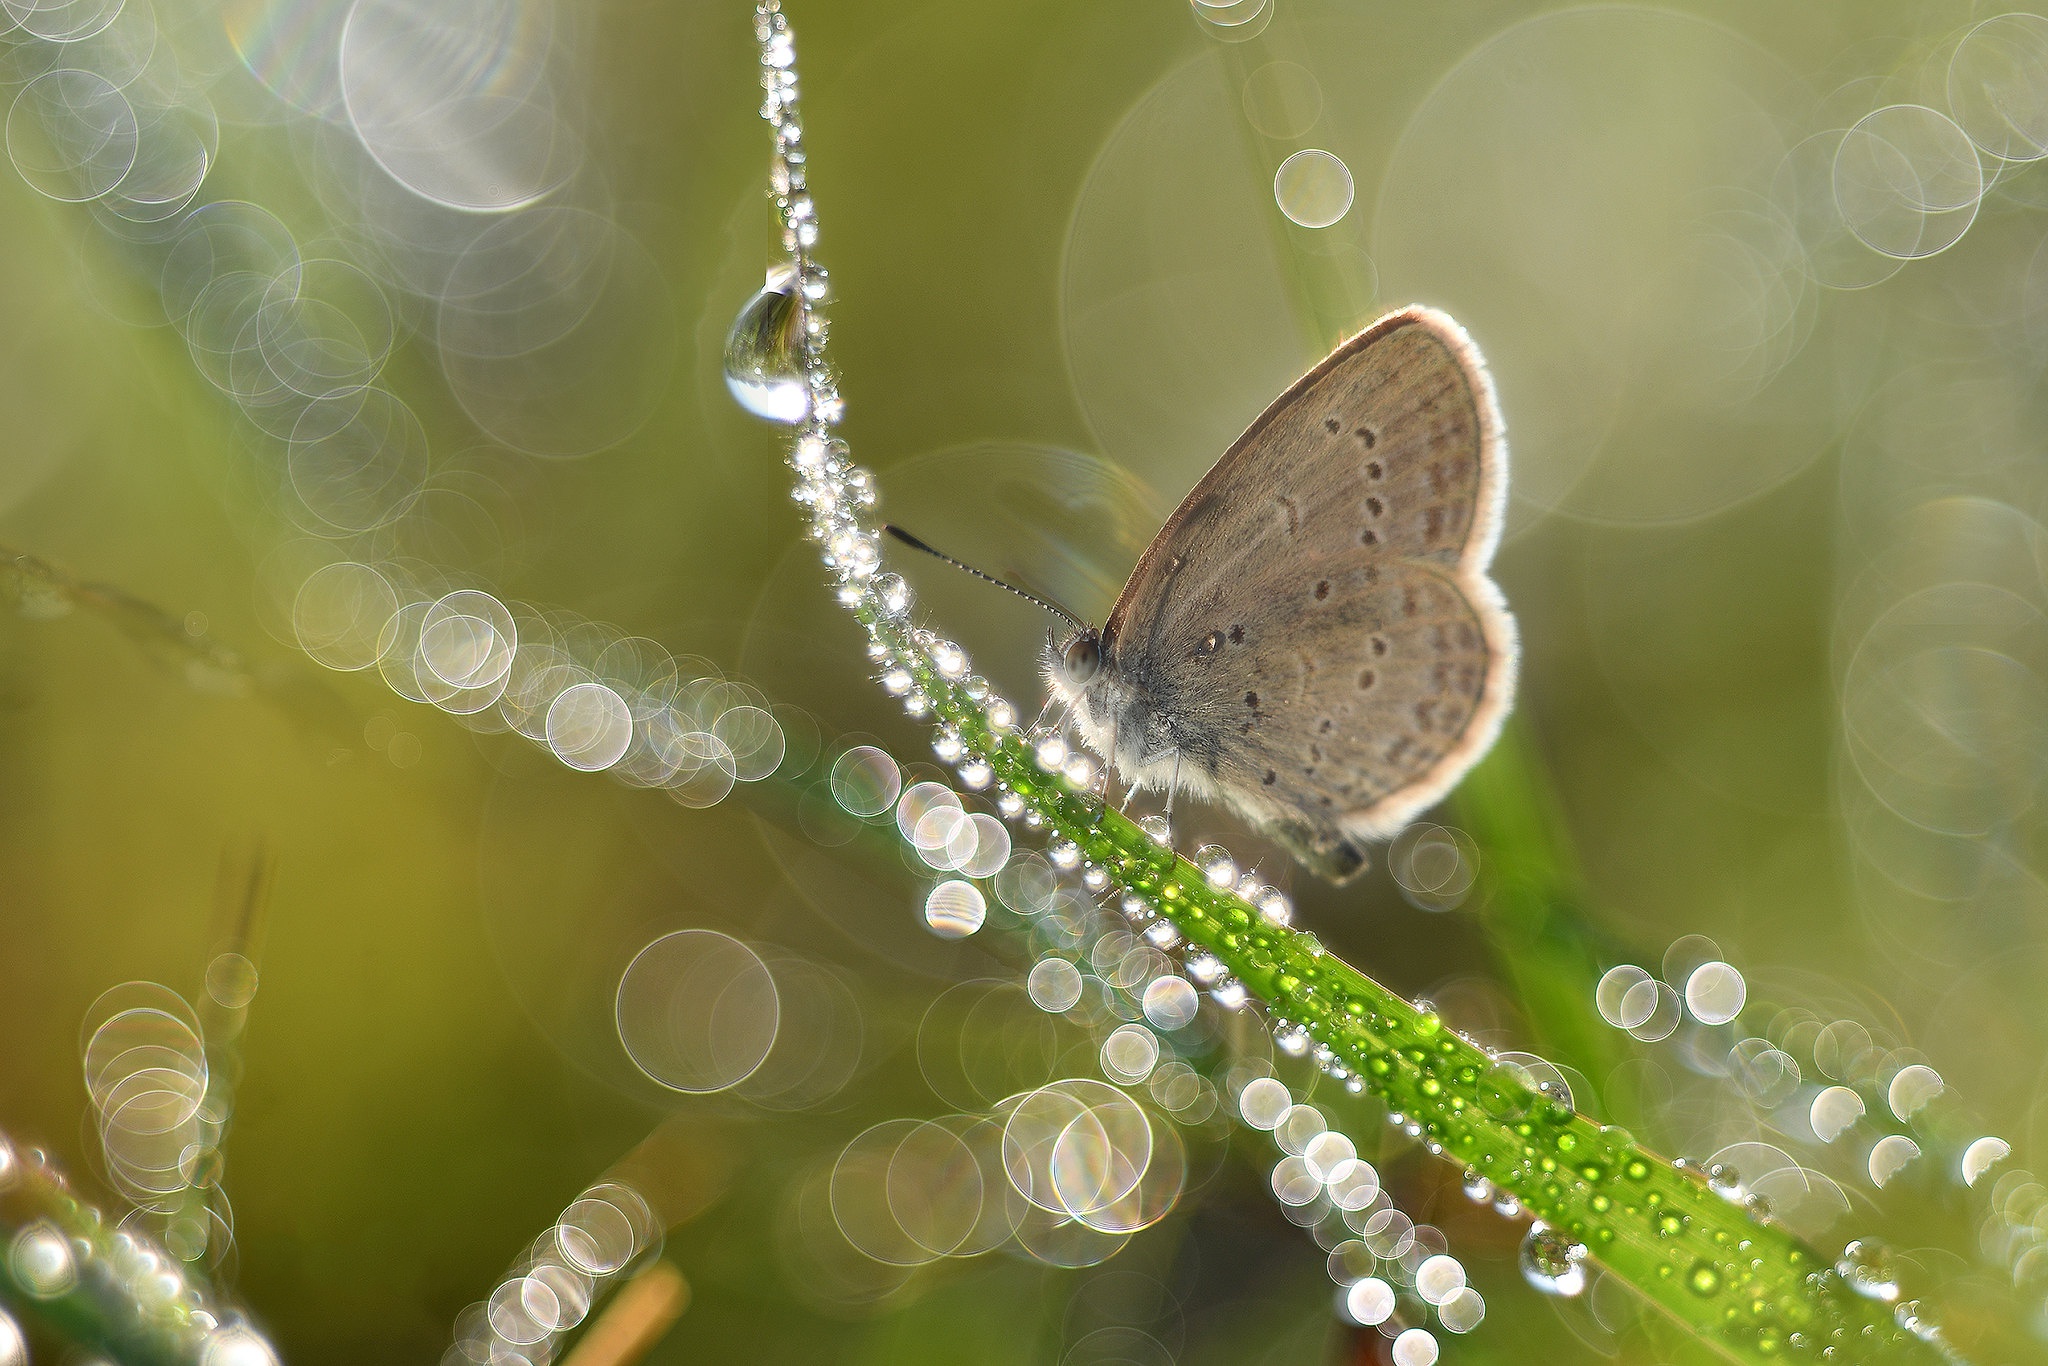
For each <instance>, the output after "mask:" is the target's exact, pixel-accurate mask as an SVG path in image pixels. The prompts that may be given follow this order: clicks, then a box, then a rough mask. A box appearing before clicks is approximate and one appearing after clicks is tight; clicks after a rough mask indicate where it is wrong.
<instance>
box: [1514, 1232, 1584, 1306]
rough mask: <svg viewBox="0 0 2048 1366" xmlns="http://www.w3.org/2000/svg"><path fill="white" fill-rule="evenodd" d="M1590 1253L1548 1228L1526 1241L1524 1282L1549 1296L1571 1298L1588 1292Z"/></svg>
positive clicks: (1582, 1246) (1523, 1263) (1522, 1262)
mask: <svg viewBox="0 0 2048 1366" xmlns="http://www.w3.org/2000/svg"><path fill="white" fill-rule="evenodd" d="M1585 1260H1586V1249H1585V1246H1584V1244H1581V1243H1575V1242H1573V1241H1572V1240H1571V1239H1570V1238H1567V1237H1566V1236H1565V1235H1564V1234H1562V1233H1560V1232H1558V1231H1557V1230H1556V1229H1554V1228H1551V1227H1550V1226H1549V1225H1547V1224H1543V1223H1536V1224H1532V1225H1530V1227H1529V1232H1528V1234H1527V1236H1525V1237H1524V1238H1523V1239H1522V1253H1521V1264H1522V1279H1524V1280H1526V1281H1528V1282H1529V1284H1530V1285H1532V1286H1534V1287H1536V1289H1538V1290H1540V1291H1542V1292H1543V1293H1544V1294H1546V1295H1559V1296H1563V1297H1567V1298H1569V1297H1570V1296H1573V1295H1576V1294H1578V1293H1579V1292H1581V1291H1582V1290H1584V1289H1585V1288H1586V1267H1585Z"/></svg>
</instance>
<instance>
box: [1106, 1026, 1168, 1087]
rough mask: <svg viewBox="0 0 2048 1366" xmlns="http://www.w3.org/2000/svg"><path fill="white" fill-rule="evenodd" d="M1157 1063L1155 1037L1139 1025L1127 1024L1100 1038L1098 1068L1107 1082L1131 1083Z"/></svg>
mask: <svg viewBox="0 0 2048 1366" xmlns="http://www.w3.org/2000/svg"><path fill="white" fill-rule="evenodd" d="M1158 1063H1159V1040H1158V1038H1157V1037H1156V1036H1155V1035H1154V1034H1153V1033H1152V1031H1151V1030H1149V1029H1147V1028H1145V1026H1143V1025H1141V1024H1127V1025H1124V1026H1122V1027H1121V1028H1118V1029H1116V1030H1113V1031H1111V1033H1110V1036H1109V1037H1108V1038H1106V1039H1104V1040H1103V1041H1102V1071H1103V1074H1104V1075H1105V1076H1107V1077H1108V1078H1109V1079H1110V1080H1111V1081H1116V1082H1122V1083H1123V1084H1124V1085H1126V1086H1135V1085H1137V1084H1138V1083H1139V1082H1141V1081H1143V1080H1145V1078H1147V1077H1149V1076H1151V1075H1152V1069H1153V1068H1154V1067H1156V1066H1157V1065H1158Z"/></svg>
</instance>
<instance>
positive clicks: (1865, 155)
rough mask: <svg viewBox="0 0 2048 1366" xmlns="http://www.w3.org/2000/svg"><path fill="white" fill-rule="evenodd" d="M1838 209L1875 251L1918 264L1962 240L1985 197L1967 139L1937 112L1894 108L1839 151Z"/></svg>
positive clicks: (1868, 119) (1867, 119)
mask: <svg viewBox="0 0 2048 1366" xmlns="http://www.w3.org/2000/svg"><path fill="white" fill-rule="evenodd" d="M1833 180H1834V190H1835V204H1836V206H1837V208H1838V209H1839V210H1840V212H1841V215H1842V221H1843V222H1844V223H1845V224H1846V225H1847V226H1848V229H1849V231H1850V232H1852V233H1854V234H1855V235H1856V237H1857V240H1859V241H1861V242H1862V243H1863V244H1864V245H1865V246H1867V247H1869V248H1870V249H1871V250H1872V251H1875V252H1878V253H1880V254H1882V255H1885V256H1890V257H1894V258H1897V259H1900V260H1913V259H1917V258H1919V257H1923V256H1932V255H1934V254H1935V253H1937V252H1941V251H1946V250H1948V248H1950V247H1952V246H1954V245H1955V244H1956V243H1957V242H1958V241H1960V240H1961V239H1962V236H1963V234H1964V233H1965V232H1967V231H1968V230H1969V227H1970V224H1971V223H1972V222H1973V221H1975V219H1976V217H1977V208H1978V205H1979V204H1980V202H1981V201H1982V200H1983V197H1984V168H1983V165H1982V163H1981V162H1980V161H1979V160H1978V158H1977V149H1976V147H1975V146H1974V145H1973V144H1972V143H1971V142H1970V138H1969V135H1968V134H1966V133H1965V132H1964V131H1963V130H1962V129H1961V128H1959V127H1957V126H1956V124H1955V121H1954V120H1952V119H1950V118H1949V117H1948V115H1946V114H1943V113H1941V112H1940V111H1938V110H1935V109H1930V108H1928V107H1927V106H1925V105H1920V104H1891V105H1886V106H1884V107H1883V108H1882V109H1874V110H1872V111H1871V112H1870V113H1868V114H1865V115H1864V116H1863V117H1862V118H1861V119H1860V120H1858V121H1857V123H1856V125H1855V126H1854V127H1853V128H1851V129H1850V130H1849V132H1848V134H1847V135H1846V136H1844V137H1843V139H1842V144H1841V146H1840V147H1838V148H1837V149H1836V150H1835V164H1834V176H1833Z"/></svg>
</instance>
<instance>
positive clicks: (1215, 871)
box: [1195, 844, 1237, 891]
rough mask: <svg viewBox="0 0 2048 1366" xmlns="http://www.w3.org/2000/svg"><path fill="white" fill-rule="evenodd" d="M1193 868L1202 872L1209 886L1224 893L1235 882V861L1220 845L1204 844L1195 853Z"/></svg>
mask: <svg viewBox="0 0 2048 1366" xmlns="http://www.w3.org/2000/svg"><path fill="white" fill-rule="evenodd" d="M1195 866H1196V867H1197V868H1200V869H1201V870H1202V876H1203V877H1205V878H1207V879H1208V881H1209V885H1210V886H1211V887H1214V888H1215V889H1216V890H1218V891H1224V890H1226V889H1227V888H1229V886H1230V885H1231V884H1232V883H1234V882H1236V881H1237V861H1236V860H1235V859H1233V858H1231V857H1230V851H1229V850H1228V849H1225V848H1224V847H1223V846H1222V845H1220V844H1205V845H1203V846H1202V847H1201V848H1200V849H1197V850H1196V851H1195Z"/></svg>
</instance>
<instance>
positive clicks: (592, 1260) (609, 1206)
mask: <svg viewBox="0 0 2048 1366" xmlns="http://www.w3.org/2000/svg"><path fill="white" fill-rule="evenodd" d="M636 1243H637V1239H636V1238H635V1236H634V1233H633V1221H632V1220H631V1219H630V1218H628V1217H627V1215H626V1213H625V1211H623V1210H621V1209H620V1208H619V1207H618V1206H617V1205H614V1204H613V1203H612V1202H611V1201H609V1200H603V1199H599V1198H598V1197H596V1196H585V1197H583V1198H582V1199H580V1200H578V1201H576V1203H574V1204H572V1205H570V1206H569V1208H568V1209H566V1210H564V1211H562V1218H561V1220H560V1222H558V1223H557V1224H556V1225H555V1245H556V1247H558V1248H560V1249H561V1253H562V1256H563V1257H564V1258H566V1259H567V1260H568V1262H569V1264H570V1265H571V1266H573V1267H574V1268H576V1269H577V1270H578V1271H581V1272H583V1273H584V1274H585V1275H589V1276H609V1275H611V1274H612V1273H614V1272H616V1271H617V1270H619V1268H621V1267H623V1266H624V1265H625V1264H626V1263H627V1262H629V1261H631V1260H632V1259H633V1254H634V1252H635V1251H637V1247H636Z"/></svg>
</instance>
